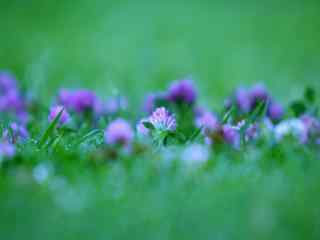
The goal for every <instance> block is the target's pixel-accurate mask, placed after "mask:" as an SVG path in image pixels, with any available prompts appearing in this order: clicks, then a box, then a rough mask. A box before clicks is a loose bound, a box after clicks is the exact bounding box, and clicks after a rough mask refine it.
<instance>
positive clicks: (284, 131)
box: [274, 119, 308, 144]
mask: <svg viewBox="0 0 320 240" xmlns="http://www.w3.org/2000/svg"><path fill="white" fill-rule="evenodd" d="M274 134H275V138H276V140H277V141H278V142H279V141H281V140H282V139H283V138H284V137H286V136H293V137H295V138H296V139H297V140H298V141H299V142H300V143H302V144H304V143H306V142H307V141H308V129H307V127H306V125H305V124H304V123H303V121H302V120H301V119H289V120H286V121H283V122H281V123H279V124H278V125H276V126H275V128H274Z"/></svg>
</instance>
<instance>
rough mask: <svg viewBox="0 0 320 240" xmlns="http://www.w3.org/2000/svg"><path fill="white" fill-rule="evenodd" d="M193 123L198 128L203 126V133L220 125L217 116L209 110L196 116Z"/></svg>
mask: <svg viewBox="0 0 320 240" xmlns="http://www.w3.org/2000/svg"><path fill="white" fill-rule="evenodd" d="M195 125H196V126H197V127H198V128H203V132H204V133H208V132H212V131H215V130H217V129H218V128H219V127H220V125H219V121H218V118H217V117H216V116H215V115H214V114H213V113H211V112H209V111H204V112H202V113H201V114H200V115H198V116H197V117H196V120H195Z"/></svg>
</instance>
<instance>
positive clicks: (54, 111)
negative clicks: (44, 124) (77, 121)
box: [48, 105, 70, 125]
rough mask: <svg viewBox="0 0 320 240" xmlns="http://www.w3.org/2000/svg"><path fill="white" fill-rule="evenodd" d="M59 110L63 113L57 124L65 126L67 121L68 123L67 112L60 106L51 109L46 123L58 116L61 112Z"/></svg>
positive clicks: (68, 116)
mask: <svg viewBox="0 0 320 240" xmlns="http://www.w3.org/2000/svg"><path fill="white" fill-rule="evenodd" d="M61 110H63V112H62V114H61V116H60V119H59V124H60V125H63V124H66V123H67V122H68V121H70V115H69V113H68V112H67V110H66V109H65V108H64V107H63V106H60V105H58V106H53V107H51V109H50V113H49V116H48V121H49V122H52V121H53V120H54V119H55V118H56V117H57V116H58V114H59V113H60V112H61Z"/></svg>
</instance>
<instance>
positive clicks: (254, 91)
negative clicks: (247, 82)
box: [250, 84, 269, 104]
mask: <svg viewBox="0 0 320 240" xmlns="http://www.w3.org/2000/svg"><path fill="white" fill-rule="evenodd" d="M250 97H251V99H252V101H253V103H254V104H255V103H257V102H259V101H266V100H267V99H268V98H269V93H268V91H267V89H266V87H265V86H264V85H263V84H256V85H255V86H253V87H252V88H251V90H250Z"/></svg>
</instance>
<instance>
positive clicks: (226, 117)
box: [222, 105, 236, 124]
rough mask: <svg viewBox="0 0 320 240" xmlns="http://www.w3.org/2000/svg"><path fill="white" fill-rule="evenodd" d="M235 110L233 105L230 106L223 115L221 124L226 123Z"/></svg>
mask: <svg viewBox="0 0 320 240" xmlns="http://www.w3.org/2000/svg"><path fill="white" fill-rule="evenodd" d="M235 110H236V107H235V105H232V106H231V108H230V109H229V110H228V111H227V112H226V113H225V114H224V115H223V118H222V123H223V124H225V123H227V122H228V120H229V119H230V117H231V116H232V114H233V113H234V111H235Z"/></svg>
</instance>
